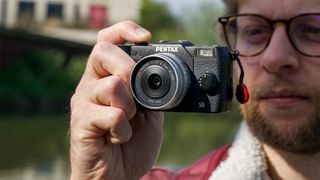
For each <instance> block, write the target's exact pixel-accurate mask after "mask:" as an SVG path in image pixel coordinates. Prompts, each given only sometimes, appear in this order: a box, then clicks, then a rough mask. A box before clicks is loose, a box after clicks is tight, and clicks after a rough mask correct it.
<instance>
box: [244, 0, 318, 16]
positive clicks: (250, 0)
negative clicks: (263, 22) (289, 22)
mask: <svg viewBox="0 0 320 180" xmlns="http://www.w3.org/2000/svg"><path fill="white" fill-rule="evenodd" d="M310 12H313V13H319V12H320V0H239V13H254V14H260V15H263V16H266V17H269V18H270V19H277V18H283V19H288V18H291V17H293V16H296V15H298V14H302V13H310Z"/></svg>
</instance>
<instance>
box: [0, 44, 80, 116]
mask: <svg viewBox="0 0 320 180" xmlns="http://www.w3.org/2000/svg"><path fill="white" fill-rule="evenodd" d="M63 61H64V55H63V53H62V52H59V51H56V50H52V49H49V50H43V49H41V50H37V49H31V50H30V51H29V52H27V53H26V54H25V55H24V56H23V57H21V58H20V59H18V60H16V61H15V62H16V63H11V64H10V65H9V66H7V67H4V68H2V69H1V71H0V82H1V83H0V112H1V113H2V114H4V113H6V114H10V113H15V112H19V113H39V112H40V113H45V112H52V111H56V112H60V113H64V112H66V110H67V109H68V108H67V107H68V106H69V105H68V104H69V103H68V101H69V99H70V96H71V94H72V92H73V90H74V89H75V86H76V84H77V82H78V81H79V79H80V77H81V76H80V74H81V73H82V69H83V66H84V65H83V64H84V60H82V62H81V63H78V61H77V59H74V61H73V62H72V64H71V65H70V66H68V67H65V68H63V67H62V65H63Z"/></svg>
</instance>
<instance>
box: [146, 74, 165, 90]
mask: <svg viewBox="0 0 320 180" xmlns="http://www.w3.org/2000/svg"><path fill="white" fill-rule="evenodd" d="M148 85H149V87H150V88H151V89H153V90H157V89H159V88H160V87H161V85H162V79H161V77H160V76H159V75H158V74H152V75H151V76H149V78H148Z"/></svg>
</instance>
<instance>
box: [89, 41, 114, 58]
mask: <svg viewBox="0 0 320 180" xmlns="http://www.w3.org/2000/svg"><path fill="white" fill-rule="evenodd" d="M114 46H115V45H114V44H112V43H111V42H108V41H102V42H98V43H97V44H95V45H94V47H93V50H92V54H93V55H96V54H98V55H100V54H101V53H105V52H106V51H109V50H111V49H113V48H114Z"/></svg>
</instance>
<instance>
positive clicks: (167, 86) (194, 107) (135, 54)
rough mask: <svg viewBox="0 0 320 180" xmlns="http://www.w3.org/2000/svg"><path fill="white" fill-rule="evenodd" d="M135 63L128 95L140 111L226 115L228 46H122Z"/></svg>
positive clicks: (180, 43)
mask: <svg viewBox="0 0 320 180" xmlns="http://www.w3.org/2000/svg"><path fill="white" fill-rule="evenodd" d="M120 48H121V49H122V50H124V51H125V52H126V53H127V54H129V55H130V56H131V57H132V58H133V59H134V60H135V61H136V62H137V63H136V65H135V67H134V68H133V70H132V73H131V84H130V85H131V92H132V94H133V97H134V99H135V101H136V102H137V105H138V106H140V107H139V108H143V109H145V110H158V111H174V112H207V113H208V112H213V113H218V112H225V111H228V110H230V108H231V103H232V96H233V78H232V61H233V59H232V56H231V54H230V49H229V48H228V47H227V46H222V45H212V46H202V45H201V46H195V45H193V44H192V43H191V42H189V41H186V40H180V41H178V42H168V41H160V42H159V43H154V44H149V43H147V42H142V43H136V44H134V45H121V46H120Z"/></svg>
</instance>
